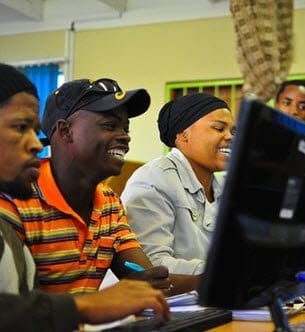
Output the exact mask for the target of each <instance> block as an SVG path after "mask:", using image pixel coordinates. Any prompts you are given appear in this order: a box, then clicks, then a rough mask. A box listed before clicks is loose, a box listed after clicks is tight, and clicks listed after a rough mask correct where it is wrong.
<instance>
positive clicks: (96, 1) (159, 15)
mask: <svg viewBox="0 0 305 332" xmlns="http://www.w3.org/2000/svg"><path fill="white" fill-rule="evenodd" d="M304 1H305V0H304ZM229 14H230V12H229V0H0V35H5V34H15V33H22V32H35V31H45V30H54V29H68V28H70V27H71V24H72V22H74V26H75V29H88V28H103V27H119V26H127V25H138V24H147V23H157V22H169V21H179V20H188V19H198V18H207V17H217V16H227V15H229Z"/></svg>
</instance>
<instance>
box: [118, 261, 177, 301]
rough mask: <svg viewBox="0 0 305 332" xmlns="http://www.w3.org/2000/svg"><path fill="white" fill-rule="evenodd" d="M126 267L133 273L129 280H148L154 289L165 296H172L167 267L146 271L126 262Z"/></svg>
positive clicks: (156, 267)
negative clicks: (160, 291)
mask: <svg viewBox="0 0 305 332" xmlns="http://www.w3.org/2000/svg"><path fill="white" fill-rule="evenodd" d="M124 266H125V267H127V268H128V269H130V270H131V271H133V273H130V274H129V275H128V277H127V278H128V279H136V280H146V281H148V282H149V283H150V284H151V285H152V286H153V287H154V288H156V289H160V290H162V291H163V293H164V295H165V296H170V295H172V294H171V293H172V288H173V286H172V284H171V282H170V279H169V274H168V269H167V267H165V266H154V267H151V268H149V269H144V268H143V267H142V266H140V265H139V264H136V263H134V262H128V261H126V262H125V263H124Z"/></svg>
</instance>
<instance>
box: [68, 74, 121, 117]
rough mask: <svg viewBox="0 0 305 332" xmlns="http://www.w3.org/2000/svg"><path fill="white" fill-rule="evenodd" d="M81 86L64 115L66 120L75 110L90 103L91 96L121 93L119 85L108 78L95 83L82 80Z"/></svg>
mask: <svg viewBox="0 0 305 332" xmlns="http://www.w3.org/2000/svg"><path fill="white" fill-rule="evenodd" d="M81 84H83V86H82V87H81V90H82V91H81V93H80V94H79V95H78V97H77V98H76V99H75V100H74V101H73V103H72V105H70V107H69V109H68V111H67V113H66V118H68V117H69V116H70V115H71V114H73V113H74V112H75V111H76V110H77V109H80V108H82V107H83V106H85V105H87V104H88V103H90V102H92V95H97V94H98V95H101V94H104V95H107V94H113V93H116V92H122V89H121V88H120V86H119V84H118V83H117V82H116V81H114V80H112V79H110V78H100V79H98V80H96V81H90V80H84V81H82V82H81Z"/></svg>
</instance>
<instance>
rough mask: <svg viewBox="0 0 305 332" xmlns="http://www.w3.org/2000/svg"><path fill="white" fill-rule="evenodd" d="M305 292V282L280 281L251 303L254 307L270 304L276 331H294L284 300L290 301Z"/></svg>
mask: <svg viewBox="0 0 305 332" xmlns="http://www.w3.org/2000/svg"><path fill="white" fill-rule="evenodd" d="M304 294H305V282H300V283H298V282H287V281H285V282H279V283H277V284H276V285H274V286H273V287H270V288H269V289H267V290H264V291H263V292H261V293H260V295H258V296H257V297H255V298H253V299H252V300H251V301H250V302H249V304H250V305H251V307H252V308H255V307H256V308H258V307H262V306H268V307H269V311H270V316H271V318H272V321H273V323H274V325H275V330H274V332H293V329H292V328H291V326H290V325H289V321H288V317H287V315H286V313H285V312H284V310H283V307H284V306H283V304H284V301H290V300H292V299H295V298H297V297H298V296H302V295H304Z"/></svg>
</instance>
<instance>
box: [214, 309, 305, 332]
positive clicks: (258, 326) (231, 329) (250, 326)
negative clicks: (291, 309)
mask: <svg viewBox="0 0 305 332" xmlns="http://www.w3.org/2000/svg"><path fill="white" fill-rule="evenodd" d="M289 321H290V323H291V324H298V323H302V322H305V313H303V314H300V315H296V316H295V317H292V318H291V319H290V320H289ZM208 331H209V332H273V331H274V325H273V323H271V322H245V321H232V322H231V323H227V324H224V325H221V326H219V327H216V328H214V329H210V330H208Z"/></svg>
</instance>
